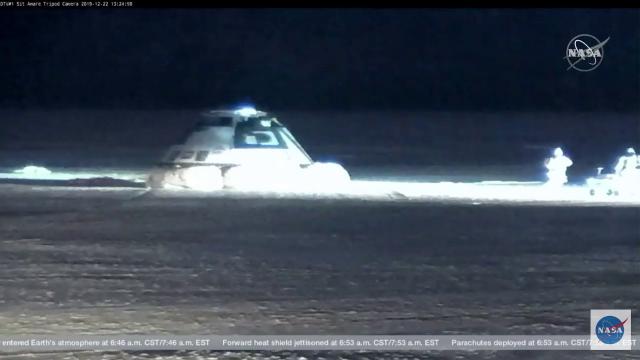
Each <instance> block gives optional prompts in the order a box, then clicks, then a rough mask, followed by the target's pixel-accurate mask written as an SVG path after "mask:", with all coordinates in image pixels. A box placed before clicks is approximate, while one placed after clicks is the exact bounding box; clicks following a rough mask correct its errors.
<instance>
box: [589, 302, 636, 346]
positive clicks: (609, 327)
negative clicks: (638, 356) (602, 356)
mask: <svg viewBox="0 0 640 360" xmlns="http://www.w3.org/2000/svg"><path fill="white" fill-rule="evenodd" d="M591 349H592V350H631V310H591Z"/></svg>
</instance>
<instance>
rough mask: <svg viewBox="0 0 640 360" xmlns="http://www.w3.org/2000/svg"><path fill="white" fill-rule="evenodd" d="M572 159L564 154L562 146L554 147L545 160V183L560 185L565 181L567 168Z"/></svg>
mask: <svg viewBox="0 0 640 360" xmlns="http://www.w3.org/2000/svg"><path fill="white" fill-rule="evenodd" d="M571 165H573V161H571V159H569V158H568V157H566V156H565V155H564V151H562V148H559V147H557V148H555V149H554V150H553V155H552V156H551V157H550V158H547V160H546V161H545V167H546V168H547V184H549V185H557V186H562V185H564V184H566V183H567V181H568V179H567V168H569V167H570V166H571Z"/></svg>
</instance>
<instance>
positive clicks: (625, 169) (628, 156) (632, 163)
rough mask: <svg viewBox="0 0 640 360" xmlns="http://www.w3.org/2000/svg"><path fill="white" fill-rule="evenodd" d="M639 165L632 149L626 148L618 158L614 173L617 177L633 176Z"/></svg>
mask: <svg viewBox="0 0 640 360" xmlns="http://www.w3.org/2000/svg"><path fill="white" fill-rule="evenodd" d="M638 166H640V163H639V162H638V156H637V155H636V150H635V149H634V148H628V149H627V151H626V153H625V154H624V155H622V156H620V157H619V158H618V162H617V163H616V166H615V172H616V174H617V175H618V176H621V177H628V176H635V175H636V174H637V173H638V171H639V169H638Z"/></svg>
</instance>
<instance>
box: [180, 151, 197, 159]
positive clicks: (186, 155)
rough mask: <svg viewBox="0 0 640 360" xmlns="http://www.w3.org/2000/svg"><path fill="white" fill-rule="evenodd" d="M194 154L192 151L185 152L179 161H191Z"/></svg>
mask: <svg viewBox="0 0 640 360" xmlns="http://www.w3.org/2000/svg"><path fill="white" fill-rule="evenodd" d="M193 154H194V152H193V151H185V152H183V153H182V156H180V159H181V160H187V159H191V158H192V157H193Z"/></svg>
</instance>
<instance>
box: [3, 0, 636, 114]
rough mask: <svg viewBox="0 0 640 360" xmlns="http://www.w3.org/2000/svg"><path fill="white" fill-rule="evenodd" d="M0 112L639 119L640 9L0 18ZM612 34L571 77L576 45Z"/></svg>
mask: <svg viewBox="0 0 640 360" xmlns="http://www.w3.org/2000/svg"><path fill="white" fill-rule="evenodd" d="M0 24H2V25H1V30H0V47H1V48H2V54H3V56H2V57H0V69H1V71H0V82H1V84H2V86H1V87H0V106H1V107H5V108H8V107H13V108H15V107H26V108H32V107H35V108H43V107H44V108H51V107H57V108H78V107H80V108H94V107H97V108H123V107H124V108H142V109H144V108H194V107H210V106H212V105H218V104H223V103H228V104H231V103H237V102H241V101H251V102H255V103H257V104H259V105H266V106H268V107H270V108H284V109H359V108H372V107H373V108H378V109H427V110H486V111H493V110H525V111H527V110H551V111H574V110H580V111H591V110H604V111H609V110H614V111H638V110H639V109H640V101H639V100H640V11H639V10H635V9H619V10H613V9H591V10H588V9H573V10H571V9H567V10H563V9H546V10H545V9H536V10H534V9H521V10H517V9H513V10H508V9H476V10H471V9H468V10H467V9H452V10H440V9H420V10H419V9H400V10H390V9H389V10H384V9H382V10H381V9H378V10H374V9H371V10H365V9H333V10H320V9H262V10H260V9H182V10H177V9H130V10H48V11H47V10H43V11H39V10H8V11H2V12H0ZM580 33H590V34H593V35H595V36H596V37H598V38H600V39H601V40H603V39H605V38H606V37H611V40H610V41H609V43H608V44H607V45H606V46H605V58H604V61H603V63H602V64H601V66H600V67H599V68H598V69H596V70H594V71H592V72H588V73H578V72H575V71H567V70H566V68H567V66H568V65H567V63H566V61H565V60H564V59H563V56H564V52H565V49H566V46H567V43H568V41H569V40H570V39H571V38H572V37H573V36H575V35H577V34H580Z"/></svg>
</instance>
